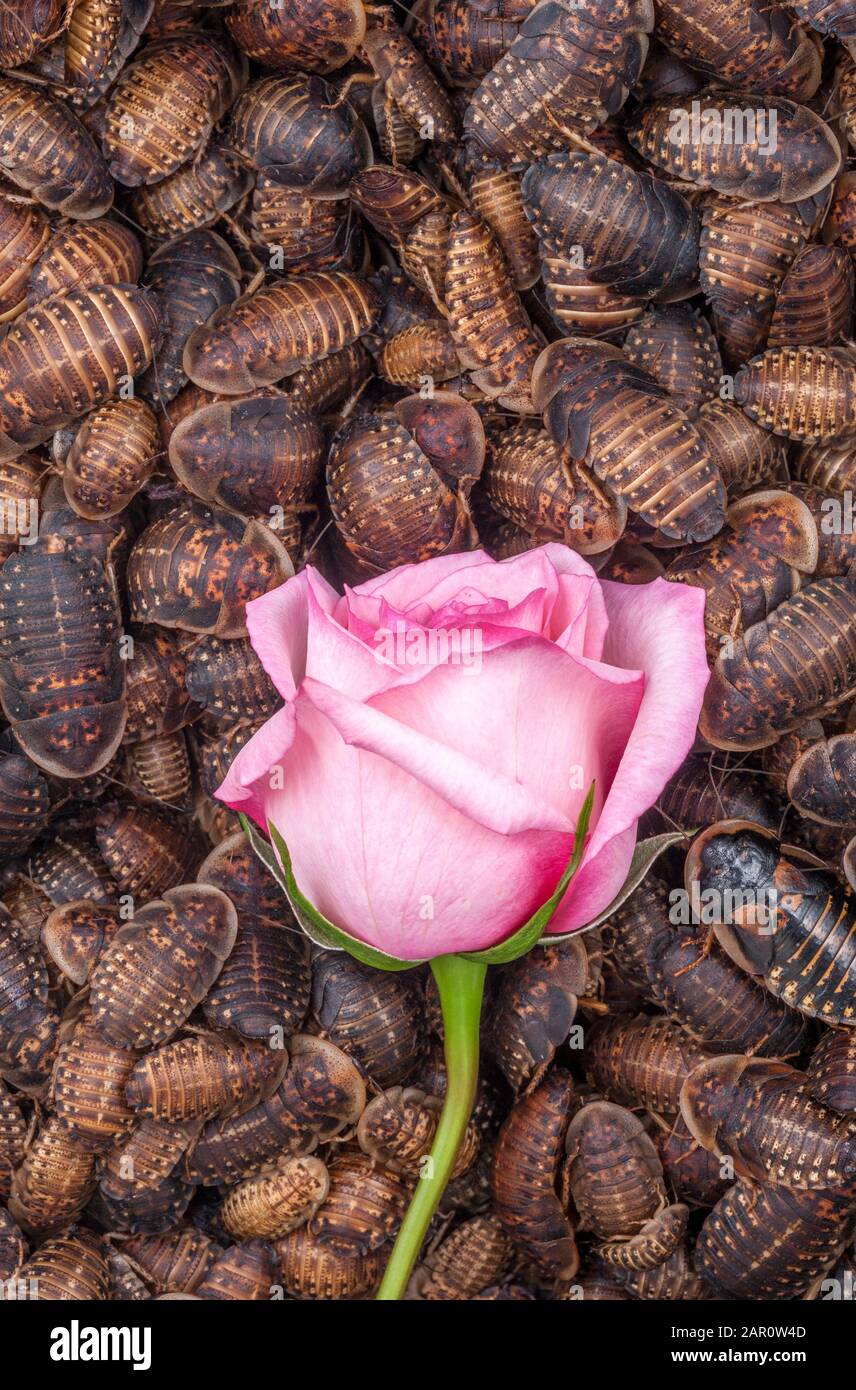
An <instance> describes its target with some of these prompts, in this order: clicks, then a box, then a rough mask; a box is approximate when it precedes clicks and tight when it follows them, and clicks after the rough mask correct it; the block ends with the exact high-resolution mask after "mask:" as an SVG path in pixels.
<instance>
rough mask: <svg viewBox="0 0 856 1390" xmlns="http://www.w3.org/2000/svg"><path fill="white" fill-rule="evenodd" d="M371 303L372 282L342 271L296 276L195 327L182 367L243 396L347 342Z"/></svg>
mask: <svg viewBox="0 0 856 1390" xmlns="http://www.w3.org/2000/svg"><path fill="white" fill-rule="evenodd" d="M377 310H378V301H377V296H376V294H375V293H374V291H373V290H372V288H371V286H370V285H369V284H368V283H367V282H366V281H364V280H361V279H359V278H358V277H357V276H355V275H351V274H350V273H349V272H347V271H338V270H334V271H330V272H324V271H318V272H311V273H309V274H307V275H296V276H294V277H292V278H291V279H288V280H284V281H281V282H279V283H277V284H273V285H270V286H268V287H267V288H266V289H261V290H257V291H256V293H255V294H251V295H246V296H245V297H244V298H242V299H239V300H238V301H237V302H236V303H235V304H233V305H232V306H231V307H229V308H226V309H223V310H221V311H220V312H219V313H218V314H215V315H214V316H213V319H212V320H211V321H209V323H207V324H206V325H205V326H204V327H202V328H198V329H196V330H195V332H193V333H192V334H191V335H190V337H189V339H188V341H187V343H186V345H185V349H184V370H185V371H186V372H187V375H188V376H189V377H190V379H191V381H194V382H196V384H197V386H202V387H204V388H205V390H208V391H221V392H222V393H223V394H224V395H227V396H240V395H246V394H247V393H248V392H250V391H253V390H255V389H257V388H258V387H260V386H272V385H274V384H275V383H276V382H278V381H281V380H282V378H283V377H286V376H293V375H294V373H295V372H297V371H298V370H299V369H300V368H301V367H309V366H311V365H312V364H313V363H314V362H320V361H322V360H323V359H324V358H325V357H327V356H329V355H330V353H332V352H338V351H340V350H341V349H342V348H346V347H348V346H350V344H351V343H353V342H355V341H356V340H357V338H359V337H361V336H362V334H363V333H365V332H366V331H367V330H368V329H369V328H371V326H372V323H373V322H374V319H375V316H376V314H377Z"/></svg>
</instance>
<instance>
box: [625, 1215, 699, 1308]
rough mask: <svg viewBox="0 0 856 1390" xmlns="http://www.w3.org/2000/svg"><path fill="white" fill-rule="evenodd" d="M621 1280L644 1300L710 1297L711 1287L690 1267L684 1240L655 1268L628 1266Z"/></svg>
mask: <svg viewBox="0 0 856 1390" xmlns="http://www.w3.org/2000/svg"><path fill="white" fill-rule="evenodd" d="M673 1210H674V1208H673ZM624 1282H625V1287H626V1288H627V1289H628V1291H629V1292H630V1293H631V1294H632V1295H633V1296H634V1297H635V1298H639V1299H644V1300H646V1301H648V1300H650V1301H656V1302H662V1301H666V1302H674V1303H677V1302H684V1301H686V1300H690V1299H691V1300H694V1301H695V1300H698V1299H701V1298H710V1297H711V1291H710V1288H709V1287H708V1285H707V1284H706V1283H705V1282H704V1280H703V1279H702V1278H701V1277H700V1275H698V1274H697V1273H696V1271H695V1270H694V1269H693V1266H692V1262H691V1258H690V1254H689V1250H688V1248H687V1245H686V1242H685V1243H684V1244H683V1245H679V1246H678V1248H677V1250H675V1251H674V1253H673V1254H672V1255H670V1256H669V1258H668V1259H667V1260H664V1261H663V1263H662V1264H661V1265H656V1266H655V1268H654V1269H643V1270H638V1271H637V1270H628V1271H627V1273H626V1274H625V1276H624Z"/></svg>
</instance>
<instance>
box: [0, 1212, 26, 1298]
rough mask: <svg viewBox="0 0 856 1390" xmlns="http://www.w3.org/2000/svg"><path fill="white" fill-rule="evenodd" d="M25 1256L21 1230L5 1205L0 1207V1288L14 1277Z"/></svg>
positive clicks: (24, 1243) (24, 1242) (24, 1241)
mask: <svg viewBox="0 0 856 1390" xmlns="http://www.w3.org/2000/svg"><path fill="white" fill-rule="evenodd" d="M26 1258H27V1242H26V1240H25V1239H24V1235H23V1232H22V1231H21V1229H20V1227H18V1226H17V1225H16V1224H15V1222H14V1221H13V1220H12V1218H11V1216H10V1215H9V1213H8V1211H6V1209H5V1207H0V1290H2V1289H3V1286H4V1285H7V1284H8V1282H9V1281H10V1280H11V1279H14V1277H15V1275H16V1274H17V1272H18V1270H19V1269H20V1268H21V1265H22V1264H23V1263H24V1261H25V1259H26Z"/></svg>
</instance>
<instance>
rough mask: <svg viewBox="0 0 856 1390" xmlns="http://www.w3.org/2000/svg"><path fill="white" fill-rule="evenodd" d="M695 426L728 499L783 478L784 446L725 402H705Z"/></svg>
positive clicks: (697, 416)
mask: <svg viewBox="0 0 856 1390" xmlns="http://www.w3.org/2000/svg"><path fill="white" fill-rule="evenodd" d="M695 427H696V429H697V430H698V432H699V434H700V435H701V437H702V442H703V443H704V444H705V446H706V448H707V451H708V453H709V454H710V456H711V458H712V459H713V461H714V463H715V464H716V466H717V468H718V469H719V473H720V476H721V478H722V481H723V482H724V484H725V487H726V490H727V492H728V496H729V497H733V496H738V495H739V494H741V493H743V492H746V491H748V489H749V488H751V487H754V486H756V485H757V484H758V483H772V482H773V481H774V479H775V478H777V477H779V476H784V445H783V444H782V441H781V440H780V439H777V438H776V436H775V435H773V434H770V433H769V432H768V431H767V430H765V429H762V427H761V426H760V425H756V424H755V422H754V420H750V419H749V417H748V415H744V413H743V411H742V410H740V409H739V407H738V406H736V405H731V404H729V402H728V401H705V403H704V405H703V406H702V407H701V409H700V410H699V412H698V414H697V415H696V416H695Z"/></svg>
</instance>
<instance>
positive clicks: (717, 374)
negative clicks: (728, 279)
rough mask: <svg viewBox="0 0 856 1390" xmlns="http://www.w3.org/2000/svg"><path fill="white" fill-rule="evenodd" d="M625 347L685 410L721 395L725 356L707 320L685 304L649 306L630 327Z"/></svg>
mask: <svg viewBox="0 0 856 1390" xmlns="http://www.w3.org/2000/svg"><path fill="white" fill-rule="evenodd" d="M624 351H625V353H626V354H627V356H628V357H629V358H630V361H631V362H635V363H636V365H637V366H639V367H642V368H644V370H645V371H646V372H648V374H649V375H650V376H651V377H653V379H654V381H656V382H659V384H660V385H661V386H664V387H665V388H666V390H667V391H668V392H669V395H670V396H673V397H674V399H675V400H676V401H677V402H678V404H679V405H680V406H681V407H682V408H683V409H684V410H687V411H695V410H697V409H698V408H699V406H701V405H703V404H704V402H705V401H710V400H713V399H714V398H715V396H716V395H717V393H718V391H719V388H720V384H721V379H722V358H721V357H720V355H719V347H718V345H717V342H716V338H715V336H714V333H713V330H712V329H711V327H710V325H709V324H708V322H707V319H705V318H702V317H701V315H699V314H695V313H693V312H692V310H691V309H687V308H686V307H685V306H684V305H670V306H668V307H666V308H663V309H649V310H648V311H647V313H646V314H645V315H644V316H643V317H642V318H641V319H640V320H639V321H638V323H635V324H633V325H631V328H630V331H629V333H628V334H627V337H626V338H625V340H624Z"/></svg>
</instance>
